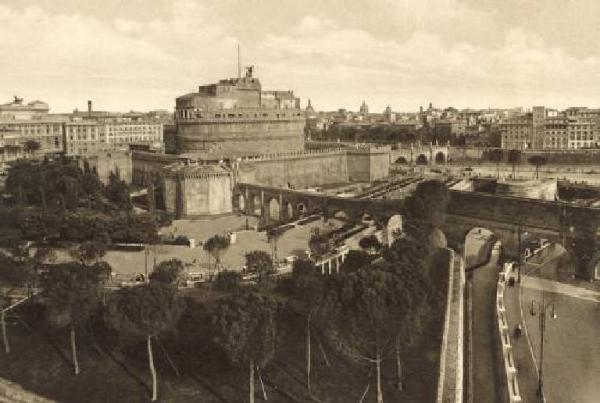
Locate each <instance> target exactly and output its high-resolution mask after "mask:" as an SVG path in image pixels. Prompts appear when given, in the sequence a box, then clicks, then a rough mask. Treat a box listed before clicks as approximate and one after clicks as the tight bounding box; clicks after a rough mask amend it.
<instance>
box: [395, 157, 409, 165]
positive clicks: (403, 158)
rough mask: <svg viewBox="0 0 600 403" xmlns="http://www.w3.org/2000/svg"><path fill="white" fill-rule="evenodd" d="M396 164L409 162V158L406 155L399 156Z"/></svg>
mask: <svg viewBox="0 0 600 403" xmlns="http://www.w3.org/2000/svg"><path fill="white" fill-rule="evenodd" d="M394 163H395V164H408V160H407V159H406V157H404V156H402V157H398V159H396V161H394Z"/></svg>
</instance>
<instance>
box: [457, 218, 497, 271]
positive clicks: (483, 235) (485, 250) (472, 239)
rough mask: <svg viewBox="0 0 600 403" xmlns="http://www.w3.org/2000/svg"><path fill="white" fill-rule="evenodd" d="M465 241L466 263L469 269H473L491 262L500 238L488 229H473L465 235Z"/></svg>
mask: <svg viewBox="0 0 600 403" xmlns="http://www.w3.org/2000/svg"><path fill="white" fill-rule="evenodd" d="M463 240H464V256H465V263H466V266H467V268H471V267H476V266H480V265H483V264H486V263H487V262H488V261H489V259H490V257H491V256H492V250H493V248H494V246H495V245H496V242H497V241H498V240H499V238H498V236H497V235H496V234H495V233H494V231H492V230H490V229H488V228H485V227H472V228H471V229H470V230H468V231H467V232H466V233H465V235H464V238H463ZM500 242H502V241H500Z"/></svg>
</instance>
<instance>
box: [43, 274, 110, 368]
mask: <svg viewBox="0 0 600 403" xmlns="http://www.w3.org/2000/svg"><path fill="white" fill-rule="evenodd" d="M100 278H101V275H100V274H99V273H98V272H97V271H96V269H95V268H94V267H92V268H90V267H85V266H84V265H82V264H81V263H79V262H69V263H64V264H59V265H54V266H52V267H51V268H50V269H49V270H48V272H47V274H46V276H45V277H44V281H43V290H44V291H43V295H44V301H45V303H46V308H47V309H46V310H47V315H48V320H49V322H50V323H51V324H53V325H55V326H57V327H69V329H70V336H71V354H72V356H73V368H74V371H75V375H78V374H79V372H80V370H79V361H78V358H77V342H76V330H77V329H78V328H80V327H81V326H83V325H84V324H86V323H87V321H88V320H89V318H90V316H91V315H92V314H93V313H94V312H95V311H96V309H97V308H98V306H99V302H100V299H99V291H100Z"/></svg>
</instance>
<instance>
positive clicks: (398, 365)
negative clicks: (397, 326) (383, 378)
mask: <svg viewBox="0 0 600 403" xmlns="http://www.w3.org/2000/svg"><path fill="white" fill-rule="evenodd" d="M396 375H397V377H398V379H397V384H396V387H397V388H398V390H399V391H400V392H402V360H401V358H400V337H399V336H398V337H396Z"/></svg>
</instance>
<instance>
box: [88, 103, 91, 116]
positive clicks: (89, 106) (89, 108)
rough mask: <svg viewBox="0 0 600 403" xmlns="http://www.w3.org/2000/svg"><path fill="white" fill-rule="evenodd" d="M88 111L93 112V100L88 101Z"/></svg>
mask: <svg viewBox="0 0 600 403" xmlns="http://www.w3.org/2000/svg"><path fill="white" fill-rule="evenodd" d="M88 113H92V101H88Z"/></svg>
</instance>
